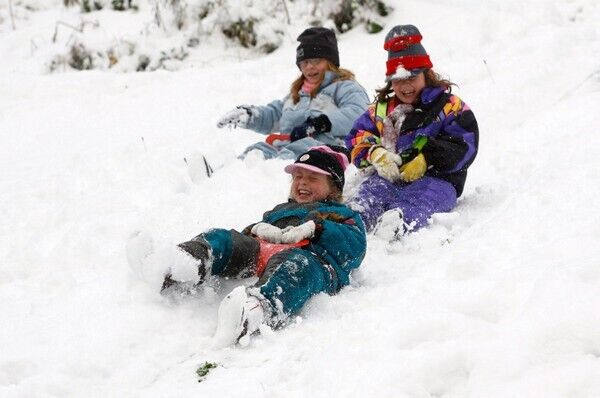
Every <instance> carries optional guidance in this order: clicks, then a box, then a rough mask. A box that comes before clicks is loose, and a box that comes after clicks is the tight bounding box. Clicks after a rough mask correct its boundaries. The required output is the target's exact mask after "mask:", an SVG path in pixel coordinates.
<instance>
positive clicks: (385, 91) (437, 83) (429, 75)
mask: <svg viewBox="0 0 600 398" xmlns="http://www.w3.org/2000/svg"><path fill="white" fill-rule="evenodd" d="M423 73H424V74H425V85H426V86H427V87H443V88H444V90H447V91H448V92H452V86H456V84H455V83H452V82H451V81H450V80H448V79H444V78H442V77H441V76H440V75H439V74H438V73H436V72H435V71H434V70H433V69H425V72H423ZM393 92H394V90H392V82H391V81H389V82H387V84H386V85H385V86H384V87H382V88H379V89H377V90H375V99H376V101H377V102H384V101H387V99H388V98H389V96H390V94H393Z"/></svg>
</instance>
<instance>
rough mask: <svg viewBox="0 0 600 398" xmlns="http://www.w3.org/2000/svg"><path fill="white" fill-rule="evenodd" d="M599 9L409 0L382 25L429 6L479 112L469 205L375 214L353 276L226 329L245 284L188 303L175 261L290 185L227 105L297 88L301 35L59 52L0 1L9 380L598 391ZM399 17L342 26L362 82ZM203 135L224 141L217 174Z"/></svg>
mask: <svg viewBox="0 0 600 398" xmlns="http://www.w3.org/2000/svg"><path fill="white" fill-rule="evenodd" d="M47 12H48V13H52V12H53V11H50V10H48V11H47ZM4 15H5V14H4ZM47 15H48V16H49V15H53V16H54V15H55V14H47ZM43 16H44V14H43V13H42V14H40V15H39V16H38V18H40V21H42V20H43V18H42V17H43ZM599 20H600V5H598V4H597V2H596V1H593V0H562V1H555V2H544V1H530V2H522V1H515V0H502V1H500V0H493V1H492V0H490V1H486V2H480V1H473V0H457V1H454V2H451V3H448V2H442V1H438V0H427V1H416V0H413V1H401V2H398V5H397V7H396V10H395V12H394V14H393V15H392V16H390V17H389V19H388V28H389V27H390V26H392V25H394V24H401V23H402V24H404V23H413V24H415V25H417V26H418V27H419V28H420V30H421V32H422V33H423V35H424V39H423V44H424V46H425V48H426V49H427V50H428V52H429V53H430V54H431V57H432V61H433V63H434V67H435V69H436V70H437V71H439V72H441V73H442V74H444V75H446V76H449V77H450V78H451V79H452V80H453V81H455V82H456V83H458V85H459V87H457V88H455V92H456V93H457V94H458V95H459V96H460V97H461V98H463V99H464V100H465V101H466V102H467V103H468V104H469V105H470V106H471V108H472V109H473V111H474V113H475V115H476V117H477V119H478V122H479V126H480V152H479V155H478V157H477V159H476V161H475V163H474V165H473V166H472V167H471V169H470V175H469V178H468V180H467V185H466V188H465V193H464V195H463V196H462V198H461V200H460V202H459V205H458V207H457V209H456V211H455V212H454V213H451V214H443V215H436V216H435V217H434V219H433V220H432V224H431V226H430V227H429V228H427V229H425V230H422V231H420V232H418V233H415V234H413V235H411V236H408V237H406V238H405V239H404V240H402V241H401V242H398V243H394V244H388V243H387V242H385V241H383V240H381V239H379V238H377V237H374V236H372V237H369V241H368V244H369V248H368V254H367V257H366V259H365V262H364V263H363V266H362V267H361V269H360V271H359V272H358V273H357V274H356V275H355V280H354V282H353V285H352V286H351V287H349V288H346V289H344V290H343V291H342V292H341V293H340V294H339V295H337V296H334V297H329V296H325V295H323V296H318V297H316V298H315V299H313V300H312V301H311V302H310V305H309V306H308V308H307V309H306V310H305V311H303V312H302V316H301V317H299V318H298V319H297V320H296V322H295V323H294V324H293V325H291V326H290V327H288V328H286V329H284V330H281V331H277V332H273V333H269V334H266V335H262V336H259V337H257V338H255V339H253V340H252V342H251V344H250V345H249V346H248V347H246V348H228V349H222V350H213V349H211V347H210V338H211V336H212V333H213V332H214V329H215V325H216V312H217V311H216V310H217V306H218V303H219V301H220V299H221V298H222V297H223V295H224V294H226V293H227V292H228V290H229V289H230V288H231V285H230V284H229V283H223V285H221V286H215V288H214V289H206V290H205V291H204V292H203V294H202V295H201V296H200V297H196V298H192V299H189V300H184V301H182V302H177V303H174V302H169V301H167V300H165V299H163V298H162V297H161V296H160V295H159V294H158V289H159V286H160V281H161V273H162V272H163V270H164V267H165V262H168V260H169V257H168V253H169V249H170V248H171V247H172V246H173V245H174V244H176V243H178V242H181V241H183V240H185V239H188V238H191V237H193V236H195V235H196V234H198V233H200V232H201V231H203V230H204V229H206V228H209V227H212V226H220V227H226V228H229V227H231V228H239V227H243V226H245V225H247V224H249V223H251V222H253V221H255V220H256V219H257V218H258V217H260V215H261V214H262V212H263V211H264V210H266V209H268V208H270V207H272V205H274V204H275V203H279V202H280V201H282V200H283V199H285V197H286V194H287V189H288V184H289V180H288V177H287V176H286V175H285V174H283V173H282V172H281V169H282V168H283V166H284V165H285V162H283V161H278V160H272V161H262V160H260V159H256V158H249V159H247V160H245V161H243V162H242V161H239V160H236V159H235V155H236V154H238V153H240V152H241V151H242V150H243V148H245V147H246V145H248V144H250V143H251V142H254V141H255V140H258V139H260V138H261V137H260V136H259V135H257V134H254V133H251V132H249V131H245V130H234V131H225V130H218V129H216V128H215V123H216V119H217V117H218V116H219V115H221V114H222V113H223V112H225V111H227V110H228V109H229V108H231V107H232V106H234V105H237V104H243V103H254V104H262V103H266V102H268V101H270V100H272V99H275V98H278V97H281V96H283V95H284V93H285V92H286V91H287V90H288V86H289V84H290V82H291V81H292V80H293V79H294V78H295V77H296V75H297V73H298V72H297V70H295V66H294V54H295V53H294V49H295V43H294V42H293V40H290V41H289V42H287V43H286V44H285V45H284V46H283V47H282V48H280V49H279V50H277V51H275V52H274V53H272V54H270V55H268V56H264V57H262V58H248V59H246V58H241V59H239V58H238V57H237V54H236V56H233V57H230V56H228V55H227V53H226V52H225V51H226V50H225V49H224V48H223V47H222V46H218V45H216V46H213V47H206V48H203V49H202V51H203V52H202V54H203V56H202V57H200V56H198V57H197V58H194V59H190V60H189V63H188V64H187V67H186V68H182V69H181V70H179V71H178V72H166V71H157V72H153V73H137V74H124V73H114V72H97V71H96V72H92V71H90V72H67V73H59V74H52V75H44V74H40V73H39V68H35V67H32V65H40V64H43V62H44V61H43V60H41V59H39V58H35V57H34V58H28V57H27V56H26V52H24V50H23V49H24V48H27V47H28V46H29V45H30V40H31V39H32V38H33V37H38V36H36V35H48V34H49V33H48V30H47V27H46V28H43V29H42V28H40V26H42V25H39V24H38V22H39V21H38V22H36V21H31V24H30V25H28V27H26V28H25V27H24V28H23V30H17V31H12V30H11V29H9V28H7V25H6V24H8V20H6V19H4V20H3V21H0V23H2V24H3V27H2V33H1V36H0V49H2V53H0V56H1V58H0V59H1V61H0V64H1V65H0V71H1V72H0V170H2V171H1V172H0V313H1V314H2V316H1V318H2V321H1V322H2V327H1V328H0V396H2V397H188V396H201V397H217V396H219V397H243V398H251V397H419V398H420V397H544V398H546V397H598V396H600V317H599V316H598V308H600V244H599V243H600V242H599V238H598V237H599V236H600V205H599V204H598V197H600V135H599V134H598V126H600V113H599V112H598V110H597V109H598V107H599V106H600V62H599V58H598V54H600V25H599V24H598V21H599ZM40 23H41V22H40ZM288 28H289V32H288V33H289V36H290V37H295V36H296V35H297V34H298V33H299V32H300V31H301V30H302V29H303V28H304V26H296V25H293V26H289V27H288ZM385 33H386V30H384V32H382V33H380V34H377V35H366V34H365V33H364V32H363V31H362V30H360V29H354V30H352V31H350V32H348V33H346V34H344V35H341V36H339V40H340V54H341V62H342V66H344V67H347V68H349V69H351V70H353V71H354V72H355V73H356V75H357V79H358V80H359V82H361V83H362V84H363V85H364V86H365V88H366V89H367V91H368V92H369V93H373V91H374V89H375V88H376V87H379V86H381V85H382V83H383V74H384V70H385V59H386V53H385V51H384V50H383V48H382V43H383V37H384V35H385ZM231 51H233V50H231ZM17 55H18V56H17ZM200 152H202V153H205V154H206V155H207V156H208V157H209V158H210V159H211V161H212V162H213V163H214V164H218V165H220V164H225V166H224V167H222V168H221V169H219V170H218V171H217V173H216V174H215V176H214V178H211V179H199V178H197V177H198V176H197V174H195V171H196V166H195V165H196V163H197V161H198V159H199V157H198V156H199V155H198V153H200ZM192 177H193V178H194V179H192ZM350 184H352V181H351V182H350ZM205 362H211V363H213V362H214V363H217V364H218V366H217V368H216V369H213V370H211V371H210V373H209V374H208V376H207V377H206V378H205V380H204V381H203V382H201V383H198V378H197V375H196V373H195V372H196V369H197V368H198V367H199V366H201V365H202V364H203V363H205Z"/></svg>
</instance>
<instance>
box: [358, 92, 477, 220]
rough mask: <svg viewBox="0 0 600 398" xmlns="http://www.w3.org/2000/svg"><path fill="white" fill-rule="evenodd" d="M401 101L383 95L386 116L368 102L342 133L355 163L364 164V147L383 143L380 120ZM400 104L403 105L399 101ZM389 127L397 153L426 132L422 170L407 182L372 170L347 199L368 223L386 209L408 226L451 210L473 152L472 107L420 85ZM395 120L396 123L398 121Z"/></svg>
mask: <svg viewBox="0 0 600 398" xmlns="http://www.w3.org/2000/svg"><path fill="white" fill-rule="evenodd" d="M398 105H400V106H402V105H401V104H400V103H399V101H398V100H397V98H396V97H395V96H394V97H392V98H390V99H389V100H388V101H387V110H386V113H385V114H386V116H385V117H383V118H382V117H381V115H377V110H378V107H377V103H374V104H371V105H370V106H369V108H368V110H367V111H366V112H365V113H363V115H362V116H360V117H359V118H358V119H357V120H356V121H355V122H354V126H353V128H352V130H351V131H350V133H349V134H348V135H347V136H346V146H347V147H348V149H350V151H351V155H352V162H353V163H354V164H355V165H356V166H357V167H359V168H365V167H368V166H369V165H370V163H369V161H368V152H369V149H370V148H372V147H373V146H374V145H384V144H386V143H384V142H382V136H383V131H384V125H385V124H386V123H388V126H389V121H387V120H386V119H388V118H391V117H392V115H390V113H392V112H393V111H394V109H395V108H396V107H397V106H398ZM404 106H405V105H404ZM403 117H404V119H403V120H401V121H398V123H397V125H396V127H395V128H394V134H395V135H394V138H393V141H395V142H392V146H394V143H395V148H390V147H389V146H390V145H389V142H388V143H387V144H386V145H384V146H386V147H387V148H388V149H392V150H393V149H395V151H396V153H400V152H402V151H403V150H405V149H408V148H410V147H411V146H412V145H413V142H414V141H415V139H416V138H417V137H419V136H426V137H427V143H426V144H425V146H424V147H423V149H422V154H423V156H424V157H425V160H426V162H427V171H426V173H425V175H424V176H423V177H422V178H421V179H419V180H417V181H414V182H412V183H405V182H397V183H391V182H389V181H387V180H385V179H383V178H381V177H379V176H378V175H377V174H373V175H371V176H370V177H368V178H367V179H366V180H365V181H364V182H363V183H362V184H361V186H360V187H359V190H358V194H357V195H356V196H355V197H354V198H353V199H352V200H351V202H350V204H351V206H352V207H353V208H355V209H357V210H359V211H360V213H361V216H362V218H363V221H364V222H365V224H366V225H367V228H368V229H372V228H373V227H374V226H375V224H376V222H377V220H378V218H379V217H380V216H381V215H382V214H383V213H384V212H385V211H387V210H391V209H401V210H402V213H403V217H404V222H405V223H407V224H412V225H413V227H414V228H420V227H422V226H423V225H426V223H427V220H428V218H429V217H431V215H432V214H433V213H437V212H448V211H452V209H453V208H454V206H455V205H456V199H457V198H458V197H459V196H460V195H461V194H462V191H463V188H464V184H465V180H466V178H467V168H468V167H469V166H470V165H471V163H472V162H473V160H474V159H475V156H476V155H477V148H478V143H479V129H478V127H477V121H476V120H475V116H474V115H473V112H472V111H471V109H470V108H469V107H468V105H467V104H465V103H464V102H463V101H462V100H461V99H460V98H459V97H457V96H455V95H452V94H451V93H449V92H446V91H445V90H444V88H442V87H426V88H425V89H423V91H422V93H421V100H420V102H419V103H418V104H416V105H415V106H414V108H413V109H412V111H409V112H407V113H405V114H404V115H403ZM398 124H399V126H398Z"/></svg>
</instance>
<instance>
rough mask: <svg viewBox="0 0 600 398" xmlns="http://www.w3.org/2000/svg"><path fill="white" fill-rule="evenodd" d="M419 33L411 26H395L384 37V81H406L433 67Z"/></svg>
mask: <svg viewBox="0 0 600 398" xmlns="http://www.w3.org/2000/svg"><path fill="white" fill-rule="evenodd" d="M422 38H423V37H422V36H421V32H419V29H417V28H416V27H415V26H413V25H397V26H394V27H393V28H392V30H390V31H389V32H388V34H387V35H386V36H385V42H384V44H383V48H384V49H385V50H386V51H387V52H388V60H387V62H386V64H385V65H386V67H387V68H386V72H385V81H386V82H389V81H391V80H396V79H407V78H409V77H411V76H416V75H418V74H419V73H421V72H423V71H424V70H425V69H430V68H432V67H433V64H432V63H431V60H430V59H429V55H428V54H427V51H425V47H423V45H422V44H421V39H422Z"/></svg>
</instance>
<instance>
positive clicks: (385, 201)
mask: <svg viewBox="0 0 600 398" xmlns="http://www.w3.org/2000/svg"><path fill="white" fill-rule="evenodd" d="M349 205H350V207H352V208H353V209H355V210H356V211H358V212H359V213H360V215H361V217H362V219H363V222H364V223H365V226H366V227H367V230H368V231H371V230H372V229H373V228H374V227H375V225H376V224H377V220H378V219H379V217H381V215H382V214H383V213H385V212H386V211H388V210H392V209H400V210H402V214H403V217H404V222H405V223H406V224H408V225H412V230H413V231H414V230H417V229H419V228H421V227H423V226H425V225H427V220H428V219H429V218H430V217H431V215H432V214H433V213H444V212H449V211H452V209H453V208H454V207H455V206H456V190H455V189H454V187H453V186H452V184H450V183H449V182H447V181H444V180H442V179H439V178H435V177H428V176H425V177H422V178H420V179H418V180H417V181H414V182H412V183H404V182H398V183H391V182H389V181H388V180H386V179H384V178H381V177H380V176H379V175H377V174H372V175H371V176H369V177H368V178H367V179H366V180H365V181H363V182H362V184H361V185H360V187H359V189H358V193H357V194H356V196H355V197H354V198H352V199H351V200H350V203H349Z"/></svg>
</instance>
